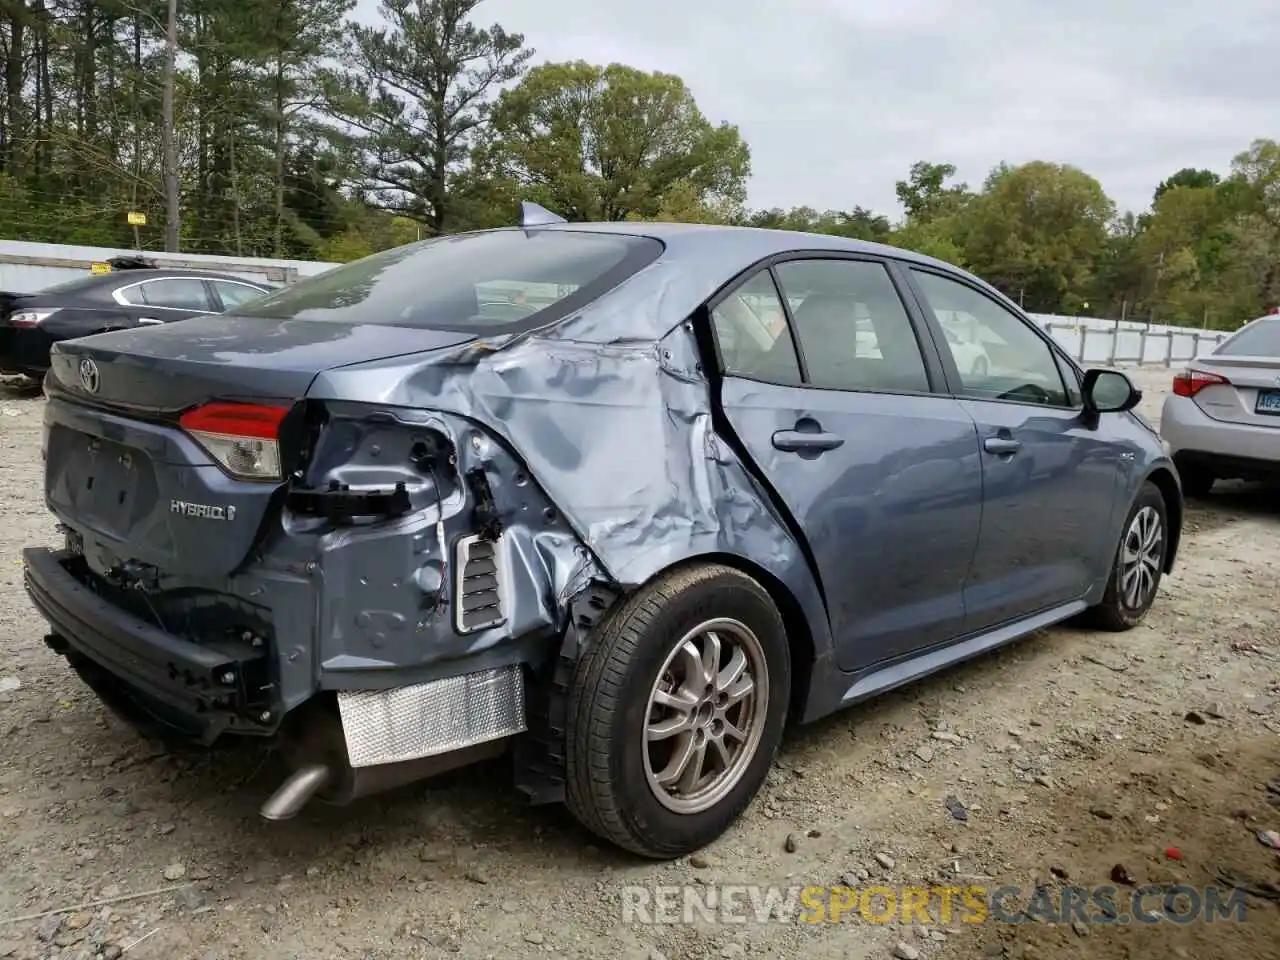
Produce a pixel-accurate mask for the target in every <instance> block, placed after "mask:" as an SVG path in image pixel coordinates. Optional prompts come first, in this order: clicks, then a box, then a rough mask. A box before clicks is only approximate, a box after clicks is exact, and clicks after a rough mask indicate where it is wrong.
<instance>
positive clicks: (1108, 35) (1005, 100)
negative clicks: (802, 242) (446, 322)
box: [359, 0, 1280, 218]
mask: <svg viewBox="0 0 1280 960" xmlns="http://www.w3.org/2000/svg"><path fill="white" fill-rule="evenodd" d="M359 2H360V7H359V16H360V19H361V20H365V21H368V20H370V19H373V18H375V17H376V16H377V13H376V11H377V7H378V3H377V0H359ZM475 13H476V16H475V18H474V19H475V20H476V21H477V22H478V23H483V24H489V23H493V22H495V21H496V22H499V23H501V24H502V25H503V26H504V27H506V28H507V29H508V30H512V31H518V32H521V33H523V34H524V35H525V39H526V41H527V43H528V44H529V45H530V46H532V47H534V48H535V49H536V51H537V56H536V61H543V60H573V59H579V58H581V59H585V60H589V61H592V62H595V63H608V62H611V61H618V62H622V63H626V64H629V65H631V66H634V67H639V68H641V69H644V70H663V71H667V72H671V73H676V74H679V75H680V76H681V77H683V78H684V80H685V82H686V83H687V84H688V85H689V87H690V89H691V90H692V91H693V94H694V96H695V97H696V98H697V101H698V105H699V106H700V107H701V108H702V110H703V112H704V113H705V114H706V115H707V117H708V118H709V119H711V120H712V121H713V122H717V123H718V122H720V121H729V122H730V123H734V124H737V125H738V127H739V129H740V130H741V132H742V135H743V137H744V138H745V139H746V141H747V143H748V144H749V145H750V147H751V164H752V177H751V181H750V185H749V193H750V196H749V202H750V204H751V206H753V207H773V206H780V207H790V206H797V205H800V204H808V205H810V206H814V207H817V208H819V209H826V208H837V209H848V208H851V207H853V206H855V205H861V206H864V207H870V208H872V209H874V210H876V211H878V212H882V213H886V214H890V215H891V216H893V217H895V218H896V217H897V216H898V215H899V214H900V212H901V211H900V208H899V206H898V203H897V200H896V198H895V196H894V189H893V185H894V181H895V180H898V179H901V178H903V177H905V175H906V172H907V169H908V168H909V167H910V165H911V163H912V162H914V161H916V160H930V161H935V162H949V163H953V164H955V165H956V167H957V168H958V170H959V174H958V176H959V178H960V179H962V180H967V181H968V182H969V183H970V184H971V185H974V186H976V185H978V184H980V183H981V181H982V179H983V178H984V177H985V176H986V174H987V172H988V171H989V170H990V168H991V167H992V166H994V165H995V164H997V163H999V162H1000V161H1002V160H1004V161H1008V162H1010V163H1020V162H1023V161H1027V160H1035V159H1039V160H1051V161H1056V162H1060V163H1072V164H1075V165H1077V166H1079V167H1082V168H1083V169H1084V170H1086V171H1088V172H1089V173H1091V174H1093V175H1094V176H1095V177H1097V178H1098V179H1099V180H1101V181H1102V185H1103V186H1104V187H1105V188H1106V190H1107V192H1108V193H1109V194H1110V195H1111V197H1112V198H1113V199H1114V200H1115V201H1116V202H1117V204H1118V205H1119V206H1120V208H1121V209H1132V210H1135V211H1139V210H1142V209H1145V208H1146V207H1147V206H1148V205H1149V203H1150V200H1151V193H1152V190H1153V189H1154V187H1155V185H1156V183H1158V182H1159V181H1160V180H1162V179H1163V178H1164V177H1166V176H1168V175H1169V174H1171V173H1173V172H1174V171H1176V170H1178V169H1180V168H1181V167H1187V166H1192V167H1209V168H1210V169H1214V170H1217V171H1219V172H1220V173H1225V172H1226V170H1227V168H1228V166H1229V164H1230V161H1231V158H1232V157H1233V156H1235V154H1237V153H1239V152H1240V151H1242V150H1244V149H1245V148H1246V147H1247V146H1248V145H1249V143H1250V141H1251V140H1253V139H1255V138H1257V137H1269V138H1277V137H1280V85H1277V82H1276V73H1275V71H1276V64H1277V62H1280V4H1277V2H1276V0H1212V2H1209V0H1197V2H1194V3H1193V2H1189V0H786V2H783V0H761V2H760V3H758V4H752V3H747V2H742V0H736V2H735V0H483V2H481V3H480V5H479V6H478V7H477V8H476V11H475Z"/></svg>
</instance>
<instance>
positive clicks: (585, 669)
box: [565, 564, 791, 860]
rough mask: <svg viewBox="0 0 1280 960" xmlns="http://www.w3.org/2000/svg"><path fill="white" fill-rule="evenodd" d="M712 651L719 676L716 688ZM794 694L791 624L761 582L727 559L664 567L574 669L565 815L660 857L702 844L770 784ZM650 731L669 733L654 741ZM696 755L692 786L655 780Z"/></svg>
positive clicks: (600, 632)
mask: <svg viewBox="0 0 1280 960" xmlns="http://www.w3.org/2000/svg"><path fill="white" fill-rule="evenodd" d="M709 635H714V636H715V638H716V639H714V640H713V639H712V638H711V636H709ZM713 649H714V650H717V651H718V655H717V659H716V666H717V669H718V671H719V672H718V674H716V679H715V681H714V682H713V683H710V684H709V683H708V682H707V680H706V677H707V670H706V666H707V664H709V663H710V662H711V655H710V651H711V650H713ZM695 654H696V656H695ZM734 669H738V670H739V672H738V673H737V674H734V673H733V670H734ZM713 672H714V671H713ZM747 679H749V680H750V689H751V692H750V693H746V690H747V686H748V685H747V683H746V680H747ZM730 681H731V682H730ZM790 693H791V655H790V650H789V648H788V645H787V635H786V630H785V628H784V626H783V622H782V617H781V616H780V615H779V613H778V610H777V607H776V606H775V605H774V603H773V601H772V599H771V598H770V597H769V594H768V593H767V592H766V591H765V590H764V588H763V587H761V586H760V584H759V583H757V582H756V581H755V580H753V579H752V578H751V577H749V576H747V575H746V574H744V573H742V572H740V571H738V570H735V569H733V568H731V567H726V566H721V565H718V564H708V565H699V566H696V567H691V568H686V569H681V570H675V571H672V572H670V573H668V574H666V575H663V576H661V577H659V578H658V579H657V580H655V581H654V582H652V583H650V584H648V585H646V586H645V587H644V588H642V589H641V590H639V591H638V592H637V593H635V594H634V595H633V596H631V597H629V598H627V599H626V600H625V601H624V602H623V603H622V604H621V605H620V606H619V607H618V609H616V610H615V611H614V612H613V613H612V614H610V615H609V616H607V617H606V618H605V620H604V621H602V622H601V624H600V625H599V626H598V627H597V628H596V629H595V631H593V633H592V635H591V637H590V638H589V646H588V649H587V651H586V652H585V653H584V654H583V656H582V658H581V659H580V660H579V662H578V664H577V667H576V669H575V672H574V679H573V683H572V686H571V688H570V691H569V703H568V717H567V723H566V725H565V726H566V729H565V741H566V742H565V768H566V770H565V773H566V776H565V800H566V804H567V806H568V807H569V810H570V812H571V813H572V814H573V815H574V816H575V817H576V818H577V819H578V820H579V821H581V822H582V824H583V825H584V826H586V827H587V828H588V829H590V830H591V831H592V832H594V833H595V834H597V835H598V836H600V837H602V838H604V839H606V840H608V841H610V842H612V843H614V844H616V845H617V846H619V847H622V848H623V849H625V850H629V851H631V852H632V853H635V854H639V855H640V856H644V857H648V858H651V859H655V860H670V859H675V858H676V857H680V856H684V855H686V854H689V853H691V852H693V851H695V850H698V849H700V848H702V847H704V846H706V845H707V844H709V843H711V842H712V841H714V840H715V839H717V838H718V837H719V836H721V835H722V834H723V833H724V832H725V831H726V830H728V829H729V827H730V826H732V825H733V823H734V822H735V821H736V820H737V819H738V817H739V816H741V814H742V812H743V811H744V810H745V809H746V808H747V806H748V805H749V804H750V803H751V801H752V799H753V798H754V797H755V795H756V794H757V793H758V792H759V790H760V787H761V785H762V784H763V783H764V780H765V777H766V776H767V775H768V773H769V769H770V767H771V766H772V765H773V760H774V757H775V756H776V754H777V751H778V746H779V744H780V743H781V740H782V733H783V728H784V726H785V725H786V718H787V711H788V708H789V705H790V704H789V701H790ZM731 698H732V702H731ZM658 701H661V702H658ZM676 703H680V704H682V705H687V706H686V707H682V708H681V709H675V708H674V707H673V706H671V705H672V704H676ZM695 704H696V706H695ZM731 730H732V731H736V732H737V733H738V734H742V736H741V737H735V736H734V735H732V734H731V733H730V731H731ZM650 731H656V732H659V733H661V734H663V736H661V737H659V738H653V739H651V738H650V737H649V736H648V733H649V732H650ZM676 731H679V732H676ZM718 745H724V749H723V750H722V749H721V748H720V747H719V746H718ZM689 755H695V756H696V755H701V756H702V757H703V762H704V765H703V767H702V771H704V778H703V780H699V779H698V778H697V777H696V775H695V777H694V782H691V783H690V784H689V785H688V786H689V787H690V788H693V789H688V790H686V791H680V790H679V784H678V782H677V784H675V785H674V786H675V787H676V789H674V790H672V789H668V788H667V787H664V786H662V785H660V783H659V782H657V781H658V780H659V779H660V778H662V779H665V778H666V777H669V776H670V775H671V774H672V773H673V772H676V771H678V770H679V769H680V764H679V763H678V762H677V760H676V758H677V757H687V756H689ZM664 758H665V762H664ZM707 763H709V764H710V767H711V772H710V773H705V770H706V766H705V765H706V764H707ZM684 769H685V772H686V774H687V773H688V772H689V770H690V769H691V768H689V767H688V766H686V767H685V768H684ZM713 774H714V776H713ZM707 778H709V779H707ZM704 781H705V782H704Z"/></svg>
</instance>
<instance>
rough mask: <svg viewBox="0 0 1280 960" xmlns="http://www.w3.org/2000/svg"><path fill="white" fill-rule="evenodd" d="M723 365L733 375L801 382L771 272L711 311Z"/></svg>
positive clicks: (756, 277) (761, 276) (742, 288)
mask: <svg viewBox="0 0 1280 960" xmlns="http://www.w3.org/2000/svg"><path fill="white" fill-rule="evenodd" d="M711 325H712V327H713V328H714V329H715V334H716V345H717V346H718V347H719V349H720V362H721V364H722V365H723V367H724V372H725V373H726V374H728V375H729V376H738V377H747V378H749V379H751V380H763V381H765V382H766V383H783V384H788V385H792V386H794V385H796V384H799V383H800V364H799V362H798V360H797V359H796V350H795V345H794V344H793V343H792V342H791V333H790V331H789V330H788V329H787V314H786V311H785V310H783V308H782V301H781V300H780V299H778V291H777V288H776V287H774V285H773V278H772V277H771V276H770V275H769V271H768V270H761V271H760V272H759V273H757V274H756V275H755V276H754V277H752V278H751V279H750V280H748V281H747V282H746V283H744V284H743V285H742V286H740V287H738V288H737V289H736V290H734V291H733V293H731V294H729V296H727V297H725V299H724V300H722V301H721V302H720V304H719V305H718V306H716V307H715V309H713V310H712V311H711Z"/></svg>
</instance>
